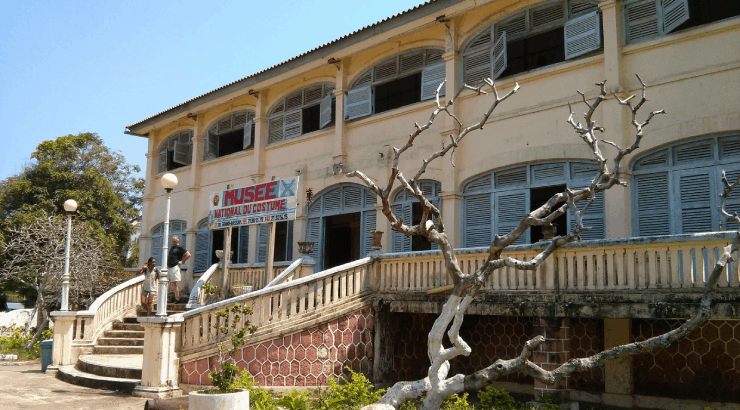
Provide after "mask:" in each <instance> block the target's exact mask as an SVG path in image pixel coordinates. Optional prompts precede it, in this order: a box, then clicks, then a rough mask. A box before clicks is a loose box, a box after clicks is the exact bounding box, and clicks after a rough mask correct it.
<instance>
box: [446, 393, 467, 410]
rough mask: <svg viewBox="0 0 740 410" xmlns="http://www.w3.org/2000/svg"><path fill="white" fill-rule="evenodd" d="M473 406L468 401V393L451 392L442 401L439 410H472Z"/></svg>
mask: <svg viewBox="0 0 740 410" xmlns="http://www.w3.org/2000/svg"><path fill="white" fill-rule="evenodd" d="M474 409H475V407H474V406H473V405H472V404H470V403H468V393H463V395H462V396H459V395H457V394H451V395H449V396H447V397H445V399H444V400H443V401H442V404H441V405H440V406H439V410H474Z"/></svg>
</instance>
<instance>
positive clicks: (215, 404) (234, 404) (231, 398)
mask: <svg viewBox="0 0 740 410" xmlns="http://www.w3.org/2000/svg"><path fill="white" fill-rule="evenodd" d="M188 409H190V410H212V409H213V410H221V409H224V410H226V409H228V410H232V409H233V410H249V390H245V389H237V391H236V392H235V393H221V394H207V393H204V392H202V391H193V392H190V394H189V395H188Z"/></svg>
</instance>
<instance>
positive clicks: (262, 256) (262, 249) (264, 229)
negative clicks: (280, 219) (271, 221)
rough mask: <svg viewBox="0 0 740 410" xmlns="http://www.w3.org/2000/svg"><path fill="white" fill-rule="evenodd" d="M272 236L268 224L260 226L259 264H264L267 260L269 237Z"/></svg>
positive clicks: (258, 243)
mask: <svg viewBox="0 0 740 410" xmlns="http://www.w3.org/2000/svg"><path fill="white" fill-rule="evenodd" d="M269 234H270V226H269V225H268V224H266V223H263V224H260V225H259V236H258V237H257V238H258V241H257V262H259V263H264V262H265V260H266V259H267V237H268V236H269Z"/></svg>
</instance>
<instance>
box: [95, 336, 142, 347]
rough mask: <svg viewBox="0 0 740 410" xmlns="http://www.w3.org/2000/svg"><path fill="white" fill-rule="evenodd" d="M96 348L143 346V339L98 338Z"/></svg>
mask: <svg viewBox="0 0 740 410" xmlns="http://www.w3.org/2000/svg"><path fill="white" fill-rule="evenodd" d="M97 345H98V346H144V338H143V337H142V338H126V339H123V338H119V337H99V338H98V341H97Z"/></svg>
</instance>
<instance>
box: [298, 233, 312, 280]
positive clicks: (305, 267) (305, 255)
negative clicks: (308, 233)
mask: <svg viewBox="0 0 740 410" xmlns="http://www.w3.org/2000/svg"><path fill="white" fill-rule="evenodd" d="M314 246H316V244H315V243H313V242H305V241H300V242H298V252H299V253H300V255H301V256H300V258H301V266H299V267H298V272H296V279H298V278H305V277H306V276H311V275H313V274H314V272H315V268H316V259H314V258H312V257H311V252H313V248H314Z"/></svg>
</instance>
